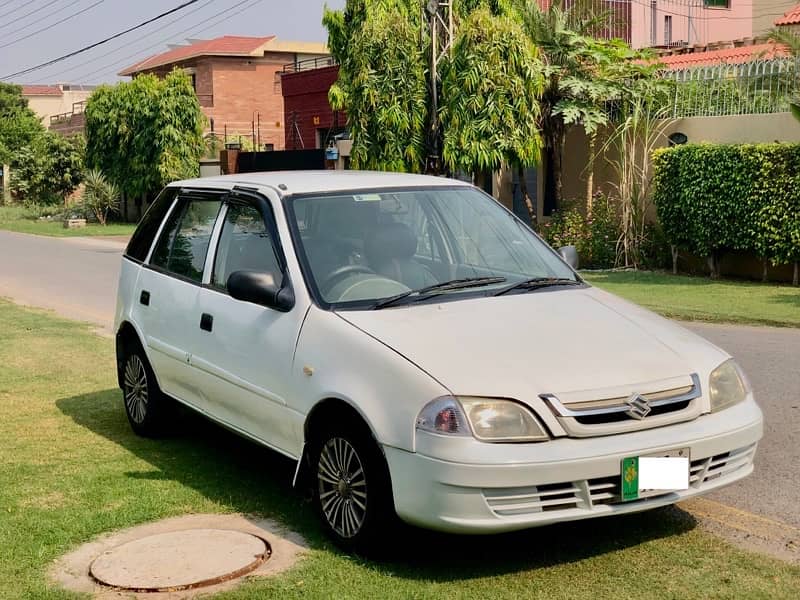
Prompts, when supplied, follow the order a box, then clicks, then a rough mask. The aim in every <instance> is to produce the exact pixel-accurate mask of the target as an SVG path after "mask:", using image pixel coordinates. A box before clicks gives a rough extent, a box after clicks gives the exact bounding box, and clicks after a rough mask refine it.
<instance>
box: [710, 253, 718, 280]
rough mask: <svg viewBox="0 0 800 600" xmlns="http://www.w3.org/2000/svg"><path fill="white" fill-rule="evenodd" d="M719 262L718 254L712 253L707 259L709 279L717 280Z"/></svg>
mask: <svg viewBox="0 0 800 600" xmlns="http://www.w3.org/2000/svg"><path fill="white" fill-rule="evenodd" d="M719 262H720V260H719V254H718V253H717V252H712V253H711V255H710V256H709V257H708V270H709V271H710V274H711V279H719V275H720V272H719Z"/></svg>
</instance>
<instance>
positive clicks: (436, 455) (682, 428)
mask: <svg viewBox="0 0 800 600" xmlns="http://www.w3.org/2000/svg"><path fill="white" fill-rule="evenodd" d="M762 432H763V417H762V414H761V410H760V409H759V408H758V406H757V405H756V403H755V402H754V401H753V399H752V397H750V398H748V399H747V400H746V401H745V402H743V403H741V404H739V405H737V406H734V407H732V408H729V409H727V410H724V411H722V412H720V413H717V414H711V415H704V416H702V417H700V418H698V419H695V420H694V421H690V422H688V423H680V424H676V425H672V426H668V427H662V428H658V429H650V430H646V431H639V432H634V433H628V434H620V435H613V436H605V437H598V438H586V439H558V440H553V441H550V442H545V443H539V444H486V443H481V442H478V441H476V440H474V439H472V438H453V437H445V436H439V435H432V434H427V433H422V432H418V433H417V446H416V449H417V451H416V452H407V451H404V450H400V449H397V448H394V447H391V446H384V452H385V454H386V459H387V462H388V465H389V471H390V474H391V478H392V488H393V494H394V501H395V508H396V510H397V514H398V515H399V516H400V517H401V518H402V519H404V520H405V521H408V522H409V523H413V524H416V525H420V526H423V527H428V528H431V529H438V530H441V531H448V532H453V533H495V532H502V531H512V530H515V529H524V528H527V527H534V526H539V525H547V524H550V523H557V522H561V521H572V520H577V519H586V518H591V517H599V516H606V515H613V514H624V513H630V512H637V511H642V510H647V509H650V508H655V507H658V506H663V505H667V504H673V503H675V502H678V501H680V500H684V499H686V498H691V497H693V496H697V495H700V494H705V493H707V492H710V491H711V490H714V489H717V488H719V487H722V486H725V485H729V484H731V483H733V482H735V481H738V480H739V479H742V478H744V477H746V476H747V475H749V474H750V473H751V472H752V471H753V458H754V456H755V451H756V445H757V443H758V440H759V439H761V436H762ZM683 448H688V449H689V458H690V464H691V467H690V470H691V473H690V484H689V489H688V490H682V491H676V492H665V493H659V494H658V495H654V496H651V497H648V498H644V499H640V500H635V501H632V502H622V501H621V499H620V498H619V487H620V469H621V463H622V459H623V458H626V457H630V456H644V455H651V454H658V453H661V452H668V451H672V450H677V449H683ZM443 456H447V457H448V458H447V460H445V459H444V458H442V457H443Z"/></svg>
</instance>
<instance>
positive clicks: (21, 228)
mask: <svg viewBox="0 0 800 600" xmlns="http://www.w3.org/2000/svg"><path fill="white" fill-rule="evenodd" d="M39 214H40V212H39V211H37V210H31V209H28V208H25V207H22V206H0V229H4V230H6V231H16V232H17V233H33V234H37V235H49V236H56V237H77V236H87V235H90V236H96V235H104V236H105V235H126V236H128V235H131V234H132V233H133V230H134V229H136V225H132V224H122V223H111V224H109V225H106V226H103V225H98V224H97V223H89V224H88V225H87V226H86V227H84V228H82V229H64V225H63V224H62V222H61V221H60V220H53V221H40V220H39Z"/></svg>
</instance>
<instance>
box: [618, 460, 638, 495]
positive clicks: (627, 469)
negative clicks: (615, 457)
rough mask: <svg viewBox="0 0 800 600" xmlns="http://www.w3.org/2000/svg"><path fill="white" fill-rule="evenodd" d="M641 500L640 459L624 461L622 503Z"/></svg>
mask: <svg viewBox="0 0 800 600" xmlns="http://www.w3.org/2000/svg"><path fill="white" fill-rule="evenodd" d="M638 498H639V457H638V456H631V457H629V458H624V459H622V501H623V502H628V501H629V500H637V499H638Z"/></svg>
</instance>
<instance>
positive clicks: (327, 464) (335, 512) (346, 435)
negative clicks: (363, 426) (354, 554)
mask: <svg viewBox="0 0 800 600" xmlns="http://www.w3.org/2000/svg"><path fill="white" fill-rule="evenodd" d="M311 469H312V474H313V486H314V490H313V491H314V504H315V507H316V510H317V512H318V514H319V516H320V518H321V519H322V523H323V525H324V526H325V529H326V531H327V533H328V535H329V536H330V537H332V538H333V540H334V541H335V542H336V543H337V544H338V545H339V546H341V547H342V548H344V549H347V550H355V551H358V552H362V553H373V552H375V551H377V550H379V548H378V547H377V540H378V539H379V538H380V536H381V534H383V533H385V530H386V528H387V527H388V526H389V525H390V524H392V523H394V520H395V518H396V517H395V513H394V506H393V503H392V496H391V485H390V483H389V475H388V471H387V469H386V464H385V461H384V459H383V456H382V455H381V453H380V450H379V448H378V447H377V444H375V442H374V441H373V439H372V437H371V436H370V435H369V434H368V433H366V432H362V431H360V430H358V429H356V428H349V427H344V426H340V427H336V426H334V427H332V428H331V429H329V430H328V431H327V432H326V433H324V434H323V435H322V436H320V439H319V440H317V443H316V444H314V445H313V447H312V454H311Z"/></svg>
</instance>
